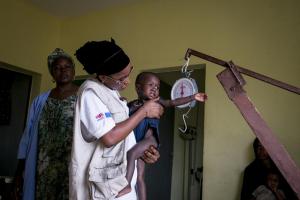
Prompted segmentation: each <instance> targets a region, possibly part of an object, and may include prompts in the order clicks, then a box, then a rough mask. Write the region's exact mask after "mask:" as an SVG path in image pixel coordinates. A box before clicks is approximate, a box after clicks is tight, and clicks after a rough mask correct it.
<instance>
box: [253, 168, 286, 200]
mask: <svg viewBox="0 0 300 200" xmlns="http://www.w3.org/2000/svg"><path fill="white" fill-rule="evenodd" d="M279 179H280V176H279V174H278V173H277V172H276V171H270V172H269V173H268V175H267V181H266V185H261V186H259V187H258V188H257V189H256V190H254V192H253V193H252V196H253V198H252V200H254V199H255V200H264V199H268V200H269V199H270V200H273V199H274V200H284V199H286V197H285V194H284V192H283V191H282V190H280V189H279V188H278V186H279Z"/></svg>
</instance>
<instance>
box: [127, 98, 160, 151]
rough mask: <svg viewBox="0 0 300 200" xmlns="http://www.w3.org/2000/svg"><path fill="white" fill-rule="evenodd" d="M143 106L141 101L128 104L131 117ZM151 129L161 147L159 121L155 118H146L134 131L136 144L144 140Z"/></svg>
mask: <svg viewBox="0 0 300 200" xmlns="http://www.w3.org/2000/svg"><path fill="white" fill-rule="evenodd" d="M142 105H143V103H141V102H140V101H139V100H133V101H131V102H129V103H128V107H129V115H132V114H133V113H135V112H136V111H137V110H138V108H140V107H141V106H142ZM149 128H152V129H153V135H154V137H155V139H156V141H157V144H158V146H159V119H154V118H144V119H143V120H142V121H141V122H140V123H139V124H138V125H137V126H136V127H135V129H134V130H133V131H134V135H135V139H136V142H139V141H141V140H143V139H144V137H145V135H146V132H147V130H148V129H149Z"/></svg>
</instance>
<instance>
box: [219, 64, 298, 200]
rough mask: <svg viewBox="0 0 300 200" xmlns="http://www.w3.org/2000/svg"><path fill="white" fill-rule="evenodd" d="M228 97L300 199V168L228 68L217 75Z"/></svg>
mask: <svg viewBox="0 0 300 200" xmlns="http://www.w3.org/2000/svg"><path fill="white" fill-rule="evenodd" d="M217 78H218V79H219V81H220V82H221V84H222V86H223V87H224V89H225V91H226V93H227V95H228V97H229V98H230V99H231V100H232V101H233V102H234V104H235V105H236V107H237V108H238V109H239V111H240V112H241V114H242V116H243V117H244V119H245V120H246V122H247V123H248V125H249V126H250V128H251V129H252V131H253V133H254V134H255V135H256V137H257V138H258V139H259V141H260V142H261V143H262V145H263V146H264V148H265V149H266V150H267V152H268V154H269V155H270V157H271V159H272V160H273V162H274V163H275V165H276V166H277V168H278V169H279V170H280V172H281V173H282V175H283V176H284V178H285V179H286V181H287V182H288V183H289V185H290V186H291V188H292V189H293V190H294V192H295V193H296V195H297V197H298V199H300V169H299V168H298V167H297V165H296V163H295V162H294V161H293V160H292V158H291V157H290V155H289V154H288V152H287V151H286V149H285V148H284V146H283V145H282V144H280V142H279V141H278V140H277V138H276V137H275V135H274V134H273V132H272V130H271V129H270V128H269V127H268V125H267V123H266V122H265V121H264V120H263V118H262V117H261V116H260V114H259V113H258V111H257V109H256V108H255V106H254V105H253V104H252V102H251V100H250V98H249V97H248V96H247V94H246V92H245V90H244V89H243V87H242V86H241V85H240V83H239V81H238V79H237V78H236V76H235V75H234V74H233V72H232V71H231V70H230V69H229V68H227V69H225V70H224V71H222V72H221V73H219V74H218V75H217Z"/></svg>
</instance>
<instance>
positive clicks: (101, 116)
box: [96, 113, 104, 120]
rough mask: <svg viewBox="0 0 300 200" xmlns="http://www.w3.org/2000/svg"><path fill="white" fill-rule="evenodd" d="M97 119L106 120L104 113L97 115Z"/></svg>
mask: <svg viewBox="0 0 300 200" xmlns="http://www.w3.org/2000/svg"><path fill="white" fill-rule="evenodd" d="M96 119H97V120H102V119H104V114H103V113H99V114H98V115H96Z"/></svg>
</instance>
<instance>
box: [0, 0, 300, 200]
mask: <svg viewBox="0 0 300 200" xmlns="http://www.w3.org/2000/svg"><path fill="white" fill-rule="evenodd" d="M299 8H300V2H299V1H297V0H287V1H284V2H283V1H281V0H265V1H259V0H254V1H238V0H228V1H217V0H209V1H208V0H197V1H196V0H195V1H192V0H187V1H184V2H183V1H179V0H174V1H153V0H152V1H150V0H145V1H140V2H139V3H132V4H128V5H126V6H120V7H115V8H113V9H106V10H102V11H100V12H97V13H91V14H89V15H86V16H82V17H77V18H69V19H65V20H59V19H57V18H55V17H51V16H49V15H47V14H45V13H43V12H42V11H40V10H38V9H36V8H35V7H33V6H31V5H29V4H28V3H25V1H23V0H10V1H1V2H0V24H1V32H0V43H1V46H0V61H2V62H6V63H9V64H12V65H16V66H19V67H22V68H25V69H28V70H32V71H34V72H38V73H41V74H42V86H41V90H46V89H49V88H51V87H52V86H53V84H52V83H51V78H50V76H49V75H48V72H47V68H46V56H47V55H48V54H49V52H50V51H52V50H53V49H54V48H55V47H57V46H61V47H63V48H64V49H65V50H67V51H68V52H70V53H74V52H75V50H76V49H77V48H78V47H80V46H81V45H83V43H84V42H86V41H88V40H102V39H109V38H110V37H113V38H115V39H116V41H117V43H119V44H120V45H121V46H122V47H123V48H124V49H125V50H126V52H127V53H128V55H129V56H130V58H131V60H132V62H133V64H134V66H135V71H134V73H133V76H132V78H133V79H134V77H135V75H136V74H137V73H138V72H139V71H140V70H141V69H150V68H157V69H158V68H165V67H170V66H180V65H181V64H182V63H183V56H184V54H185V51H186V49H187V48H193V49H196V50H198V51H202V52H204V53H207V54H210V55H213V56H215V57H218V58H221V59H224V60H231V59H232V60H233V61H234V62H235V63H236V64H238V65H240V66H244V67H246V68H249V69H251V70H254V71H257V72H259V73H262V74H265V75H268V76H271V77H273V78H276V79H279V80H281V81H285V82H288V83H290V84H293V85H296V86H299V85H300V79H299V74H300V67H299V63H300V62H299V61H300V57H299V55H298V54H299V53H298V52H300V45H299V43H300V38H299V35H300V26H299V25H300V13H299V12H298V11H299ZM199 63H200V64H201V63H206V67H207V68H206V84H205V85H206V88H205V90H206V92H207V93H208V95H209V100H208V102H207V103H206V104H205V124H204V128H205V130H204V157H203V164H204V183H203V184H204V188H203V199H204V200H218V199H238V196H239V192H240V184H241V178H242V170H243V168H244V167H245V166H246V165H247V163H248V162H250V160H251V159H252V158H253V154H252V150H251V143H252V140H253V139H254V136H253V134H252V132H251V131H250V129H249V128H248V126H247V125H246V123H245V122H244V120H243V119H242V117H241V115H240V114H239V112H238V111H237V109H236V108H235V107H234V106H233V104H232V103H231V102H230V101H229V100H228V98H227V96H226V94H225V92H224V91H223V89H222V87H221V85H220V84H219V83H218V81H217V79H216V78H215V76H216V74H217V73H218V72H220V71H221V68H220V67H218V66H216V65H214V64H211V63H207V62H206V61H203V60H200V59H198V58H192V60H191V64H199ZM77 74H78V75H83V74H85V73H84V72H83V71H82V66H80V65H79V64H78V63H77ZM246 81H247V85H246V87H245V88H246V90H247V92H248V94H249V95H250V97H251V99H252V100H253V102H254V103H255V105H256V106H257V108H258V109H259V110H260V113H261V114H262V116H263V117H264V118H265V119H266V121H267V122H268V123H269V125H270V126H271V128H272V129H273V130H274V132H276V134H277V136H278V138H279V139H280V140H281V141H282V143H283V144H284V145H285V146H286V148H287V150H288V151H289V152H290V154H291V156H292V157H293V158H294V159H295V161H296V162H297V164H298V166H299V165H300V152H299V149H300V148H299V141H300V135H299V134H298V132H299V131H298V128H299V125H298V121H299V116H300V107H299V96H297V95H295V94H292V93H288V92H286V91H282V90H280V89H277V88H275V87H272V86H268V85H266V84H264V83H262V82H259V81H257V80H254V79H251V78H246ZM124 95H126V96H128V97H129V98H130V99H133V98H134V97H135V95H134V92H133V84H132V85H131V87H130V88H129V89H128V90H127V91H126V92H124Z"/></svg>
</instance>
